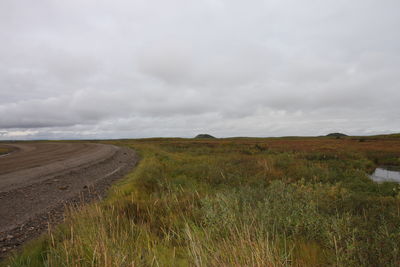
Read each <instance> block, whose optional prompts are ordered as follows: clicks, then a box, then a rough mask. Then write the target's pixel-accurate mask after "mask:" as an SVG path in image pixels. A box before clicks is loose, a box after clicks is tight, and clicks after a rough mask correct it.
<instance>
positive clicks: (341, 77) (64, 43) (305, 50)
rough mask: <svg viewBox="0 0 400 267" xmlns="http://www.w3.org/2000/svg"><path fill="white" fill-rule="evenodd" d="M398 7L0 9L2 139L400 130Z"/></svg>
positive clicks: (294, 4) (291, 3)
mask: <svg viewBox="0 0 400 267" xmlns="http://www.w3.org/2000/svg"><path fill="white" fill-rule="evenodd" d="M399 8H400V3H399V2H398V1H395V0H388V1H384V2H379V3H378V2H377V1H374V0H366V1H365V0H363V1H361V0H356V1H352V2H349V1H344V0H339V1H333V0H332V1H331V0H329V1H313V0H307V1H302V2H299V1H295V0H285V1H274V0H256V1H252V2H251V3H244V2H243V1H237V0H234V1H228V0H204V1H183V0H173V1H161V0H158V1H157V0H155V1H150V2H148V1H122V0H121V1H113V2H98V1H95V0H89V1H84V2H82V1H77V0H72V1H65V2H60V1H58V2H54V1H50V0H45V1H41V2H40V3H37V2H35V3H27V2H26V1H20V0H5V1H1V3H0V39H1V40H2V42H1V43H0V131H1V133H2V134H1V135H0V138H2V139H10V138H12V137H13V136H14V138H22V139H23V138H46V137H48V138H113V137H130V136H131V137H145V136H192V135H194V134H196V133H197V132H212V133H214V134H216V135H220V136H232V135H252V136H257V135H262V136H268V135H275V136H276V135H295V134H304V135H315V134H324V133H325V132H329V131H339V130H342V131H345V132H347V133H349V134H370V133H382V132H385V131H387V132H395V131H400V127H399V126H398V125H400V124H399V122H400V118H399V115H397V114H400V106H399V105H398V100H399V99H400V91H399V86H400V82H399V80H398V77H399V76H400V54H399V47H400V37H399V35H398V34H397V31H398V28H399V26H400V17H399V16H398V14H397V10H399Z"/></svg>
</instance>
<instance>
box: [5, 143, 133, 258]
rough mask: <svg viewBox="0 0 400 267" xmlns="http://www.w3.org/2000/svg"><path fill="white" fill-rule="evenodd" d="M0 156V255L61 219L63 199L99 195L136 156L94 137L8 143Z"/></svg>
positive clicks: (71, 200) (75, 200)
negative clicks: (7, 150)
mask: <svg viewBox="0 0 400 267" xmlns="http://www.w3.org/2000/svg"><path fill="white" fill-rule="evenodd" d="M2 146H8V147H11V148H12V153H10V154H8V155H5V156H2V157H0V258H1V257H2V256H4V255H5V254H6V253H7V252H8V251H10V250H13V249H14V248H17V247H18V246H20V245H21V244H22V243H24V242H26V241H27V240H30V239H32V238H35V237H37V236H38V235H40V234H41V233H42V232H43V231H45V230H46V229H47V227H48V225H49V224H55V223H58V222H60V221H62V220H63V211H64V208H65V205H68V204H76V203H82V202H88V201H91V200H93V199H96V198H99V197H102V196H103V195H104V193H105V191H106V189H107V188H108V187H109V186H110V185H111V183H112V182H114V181H115V180H117V179H118V178H121V177H123V176H124V175H125V174H126V173H127V172H129V170H131V169H132V168H133V167H134V166H135V164H136V162H137V156H136V154H135V152H134V151H133V150H131V149H128V148H121V147H117V146H112V145H104V144H95V143H81V142H75V143H66V142H49V143H39V142H36V143H11V144H0V147H2Z"/></svg>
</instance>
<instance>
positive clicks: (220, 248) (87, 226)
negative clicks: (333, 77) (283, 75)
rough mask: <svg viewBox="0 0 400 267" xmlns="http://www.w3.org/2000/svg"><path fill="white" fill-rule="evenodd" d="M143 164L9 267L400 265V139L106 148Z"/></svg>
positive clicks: (135, 143)
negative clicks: (125, 150) (395, 177)
mask: <svg viewBox="0 0 400 267" xmlns="http://www.w3.org/2000/svg"><path fill="white" fill-rule="evenodd" d="M103 143H109V144H116V145H121V146H128V147H131V148H133V149H135V150H136V151H137V152H138V153H139V155H140V158H141V161H140V163H139V164H138V166H137V167H136V168H135V169H134V170H133V171H132V173H130V174H129V175H127V176H126V177H125V178H124V179H122V180H120V182H118V183H117V184H115V185H114V186H113V187H112V188H111V190H110V192H109V195H108V197H107V198H106V199H104V200H103V201H100V202H97V203H93V204H89V205H85V206H81V207H78V208H70V209H69V210H68V212H67V217H66V220H65V222H64V223H63V224H62V225H59V226H57V227H54V228H53V229H51V230H50V231H49V233H48V234H45V235H44V236H42V237H41V238H40V239H39V240H35V241H34V242H31V243H29V244H27V245H26V246H25V248H24V249H23V250H22V251H20V252H18V253H17V254H15V255H13V256H12V257H11V258H9V259H7V260H6V261H3V264H4V265H5V266H7V265H10V266H399V265H400V193H399V192H400V187H399V184H397V183H392V182H385V183H375V182H373V181H372V180H371V179H370V178H369V177H368V174H369V173H372V172H373V171H374V169H375V168H376V167H378V166H399V165H400V138H398V136H394V135H393V136H380V137H373V138H372V137H371V138H351V137H346V138H340V139H336V138H267V139H261V138H237V139H204V140H200V139H142V140H120V141H104V142H103Z"/></svg>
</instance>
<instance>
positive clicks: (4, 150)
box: [0, 147, 10, 155]
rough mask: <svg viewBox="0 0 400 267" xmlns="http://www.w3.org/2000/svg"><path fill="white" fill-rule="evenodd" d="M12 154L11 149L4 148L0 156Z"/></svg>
mask: <svg viewBox="0 0 400 267" xmlns="http://www.w3.org/2000/svg"><path fill="white" fill-rule="evenodd" d="M9 152H10V149H8V148H4V147H0V155H4V154H7V153H9Z"/></svg>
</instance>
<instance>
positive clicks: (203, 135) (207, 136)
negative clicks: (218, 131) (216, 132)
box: [195, 134, 215, 139]
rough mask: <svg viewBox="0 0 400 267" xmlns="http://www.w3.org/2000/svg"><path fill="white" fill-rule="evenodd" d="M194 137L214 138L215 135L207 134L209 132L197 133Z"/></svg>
mask: <svg viewBox="0 0 400 267" xmlns="http://www.w3.org/2000/svg"><path fill="white" fill-rule="evenodd" d="M195 138H202V139H207V138H208V139H210V138H211V139H215V137H214V136H212V135H209V134H198V135H197V136H196V137H195Z"/></svg>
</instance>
